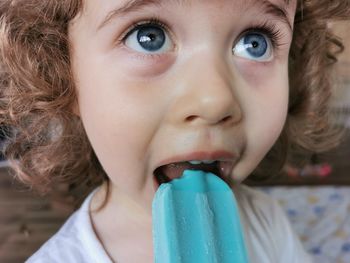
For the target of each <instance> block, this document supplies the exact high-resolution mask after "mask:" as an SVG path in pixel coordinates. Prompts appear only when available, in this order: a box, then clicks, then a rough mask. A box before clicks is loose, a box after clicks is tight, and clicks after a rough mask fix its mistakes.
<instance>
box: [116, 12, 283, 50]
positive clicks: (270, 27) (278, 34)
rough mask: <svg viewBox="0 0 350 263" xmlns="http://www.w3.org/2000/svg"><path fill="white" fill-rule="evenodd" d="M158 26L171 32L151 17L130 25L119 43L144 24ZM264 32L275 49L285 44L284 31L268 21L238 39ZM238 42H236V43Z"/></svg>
mask: <svg viewBox="0 0 350 263" xmlns="http://www.w3.org/2000/svg"><path fill="white" fill-rule="evenodd" d="M146 25H147V26H158V27H160V28H162V29H164V30H165V31H166V32H167V33H169V32H170V28H169V27H168V26H167V24H165V23H163V22H162V21H161V20H160V19H159V18H157V17H152V18H150V19H147V20H144V21H141V22H139V21H136V22H133V23H132V24H131V26H129V28H128V29H127V30H126V33H124V34H123V35H122V36H121V37H120V39H119V40H118V41H117V42H118V44H121V43H124V42H125V40H126V38H127V37H128V36H130V35H131V34H132V33H134V32H135V31H136V30H138V29H140V28H142V27H143V26H146ZM254 32H255V33H256V32H258V33H262V34H264V35H265V36H267V37H268V38H269V39H270V41H271V44H272V47H273V49H276V50H278V48H279V47H280V46H283V43H281V39H282V38H283V37H284V33H283V32H282V31H281V30H280V29H279V28H277V26H276V25H275V24H272V23H270V22H268V21H266V22H264V23H261V24H257V25H255V26H250V27H249V28H248V29H246V30H245V31H244V32H243V33H241V34H240V36H239V37H238V40H239V39H240V38H241V37H242V36H244V35H245V34H247V33H254ZM235 44H236V43H235ZM147 56H153V55H152V54H151V55H150V54H148V55H147Z"/></svg>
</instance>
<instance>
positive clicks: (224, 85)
mask: <svg viewBox="0 0 350 263" xmlns="http://www.w3.org/2000/svg"><path fill="white" fill-rule="evenodd" d="M181 68H182V70H181V73H182V74H181V75H178V77H177V78H176V79H177V81H176V82H177V84H176V86H177V87H176V88H177V89H178V94H177V95H178V96H177V100H176V103H175V105H174V107H175V108H173V109H172V113H173V117H175V118H176V120H177V121H180V122H182V123H186V124H198V125H217V124H225V125H234V124H237V123H239V122H240V120H241V119H242V110H241V106H240V102H239V99H238V96H237V90H236V89H235V85H236V84H235V82H236V81H235V77H234V76H233V75H234V73H233V71H232V69H231V68H230V67H229V65H227V63H226V62H225V61H224V60H223V59H222V58H220V57H219V56H216V57H214V56H213V55H212V56H209V55H204V54H201V56H197V57H196V58H192V59H188V61H187V63H185V64H183V65H182V67H181Z"/></svg>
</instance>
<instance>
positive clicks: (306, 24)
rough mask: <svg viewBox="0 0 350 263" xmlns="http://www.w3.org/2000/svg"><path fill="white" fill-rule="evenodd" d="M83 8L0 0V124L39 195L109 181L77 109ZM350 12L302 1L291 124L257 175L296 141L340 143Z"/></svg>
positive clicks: (65, 2)
mask: <svg viewBox="0 0 350 263" xmlns="http://www.w3.org/2000/svg"><path fill="white" fill-rule="evenodd" d="M82 8H83V1H82V0H60V1H48V0H2V1H1V3H0V36H1V39H0V88H1V89H0V124H1V126H6V127H12V129H11V132H10V133H9V134H7V140H6V145H5V149H4V154H5V156H6V157H7V158H8V159H9V160H10V161H11V164H12V167H13V169H14V171H15V174H16V177H17V178H18V179H19V180H20V181H22V182H23V183H25V184H26V185H28V186H29V187H30V188H33V189H35V190H37V191H38V192H39V193H41V194H46V193H48V192H50V191H51V190H52V188H53V187H54V186H55V185H56V184H57V183H58V182H66V183H69V184H70V185H75V186H84V187H85V190H84V191H83V193H84V194H85V195H86V194H87V193H88V192H89V191H90V190H91V189H92V188H94V187H96V186H97V185H100V184H102V183H103V182H107V183H108V177H107V175H106V173H105V172H104V170H103V168H102V166H101V165H100V163H99V161H98V159H97V157H96V155H95V153H94V151H93V149H92V147H91V145H90V143H89V140H88V138H87V135H86V133H85V131H84V128H83V125H82V122H81V120H80V118H79V117H77V116H76V115H74V114H73V112H72V107H73V105H74V104H75V103H76V101H77V98H76V91H75V86H74V81H73V77H72V72H71V64H70V63H71V61H70V53H69V50H70V46H69V41H68V25H69V23H70V21H71V20H72V19H74V18H75V17H76V16H77V14H79V12H80V11H81V10H82ZM349 17H350V1H349V0H300V1H299V0H298V6H297V12H296V16H295V23H294V36H293V42H292V45H291V50H290V59H289V62H290V67H289V69H290V104H289V111H288V117H287V122H286V125H285V127H284V130H283V132H282V134H281V136H280V138H279V140H278V141H277V143H276V145H275V146H274V147H273V148H272V149H271V151H270V152H269V153H268V154H267V156H266V158H265V160H264V161H263V162H262V163H261V165H259V167H258V168H257V169H256V171H255V172H254V173H253V175H252V177H253V179H254V178H259V177H260V176H261V174H264V172H263V171H264V170H265V168H266V167H268V166H269V165H271V162H273V163H276V164H279V165H278V167H281V164H283V163H284V161H285V159H286V156H287V152H288V149H289V148H290V146H291V145H299V146H301V147H303V148H306V149H310V150H312V151H322V150H325V149H327V148H329V147H330V146H333V145H335V144H336V142H338V141H339V131H338V130H337V129H335V128H334V127H333V126H332V125H331V124H330V112H329V99H330V97H331V95H332V91H333V87H332V86H333V83H332V78H331V73H332V68H333V67H332V65H333V64H334V63H335V62H336V54H337V53H338V52H340V51H342V49H343V46H342V44H341V42H340V41H339V39H338V38H336V37H335V36H334V35H333V33H332V32H331V30H330V28H329V27H328V23H329V22H330V21H333V20H339V19H349ZM281 151H282V153H283V154H280V152H281ZM276 153H278V154H276ZM276 156H277V157H276Z"/></svg>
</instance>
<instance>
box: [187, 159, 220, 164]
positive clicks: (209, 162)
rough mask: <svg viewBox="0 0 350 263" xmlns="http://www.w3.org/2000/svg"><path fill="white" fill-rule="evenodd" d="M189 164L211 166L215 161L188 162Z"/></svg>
mask: <svg viewBox="0 0 350 263" xmlns="http://www.w3.org/2000/svg"><path fill="white" fill-rule="evenodd" d="M189 163H190V164H195V165H196V164H201V163H205V164H211V163H215V161H210V160H203V161H189Z"/></svg>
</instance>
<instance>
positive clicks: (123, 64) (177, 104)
mask: <svg viewBox="0 0 350 263" xmlns="http://www.w3.org/2000/svg"><path fill="white" fill-rule="evenodd" d="M295 7H296V1H287V0H215V1H211V0H208V1H203V0H193V1H179V0H178V1H170V0H168V1H166V0H163V1H162V0H134V1H130V0H109V1H103V3H102V2H101V1H99V0H86V1H85V7H84V10H83V11H82V12H81V14H80V15H79V16H78V17H77V18H76V19H75V20H74V21H73V22H72V23H71V25H70V28H69V37H70V41H71V55H72V66H73V72H74V76H75V80H76V84H77V85H76V86H77V92H78V107H77V110H76V112H77V114H79V115H80V116H81V119H82V121H83V124H84V126H85V129H86V132H87V135H88V137H89V139H90V142H91V144H92V147H93V148H94V150H95V152H96V155H97V157H98V158H99V160H100V162H101V164H102V166H103V167H104V169H105V171H106V172H107V174H108V176H109V178H110V179H111V183H112V196H113V191H114V190H115V189H116V187H118V188H119V191H121V192H123V193H124V194H126V196H128V197H131V198H132V199H133V200H134V201H137V202H138V203H139V204H140V205H142V206H144V207H147V208H149V207H150V205H151V201H152V198H153V196H154V192H155V190H156V188H157V187H156V184H155V176H154V171H155V169H156V168H157V167H159V166H162V165H166V164H170V163H177V162H182V161H191V160H221V161H222V163H225V165H227V164H229V165H228V167H225V169H229V168H230V165H232V167H233V170H232V171H231V170H229V171H228V172H229V174H230V175H228V174H221V175H222V176H223V177H225V179H228V177H229V176H230V177H231V179H233V180H234V181H241V180H243V179H244V178H246V177H247V176H248V175H249V174H250V173H251V172H252V170H253V169H254V168H255V167H256V166H257V165H258V163H259V162H260V161H261V160H262V158H263V157H264V156H265V154H266V153H267V152H268V150H269V149H270V148H271V146H272V145H273V144H274V143H275V141H276V140H277V138H278V137H279V134H280V132H281V130H282V128H283V126H284V123H285V119H286V115H287V105H288V53H289V48H290V43H291V40H292V26H293V18H294V13H295ZM223 161H225V162H223ZM221 165H222V164H221ZM225 165H224V166H225ZM165 167H166V169H164V170H163V172H164V173H165V174H167V175H168V176H170V177H171V178H173V177H176V176H179V175H180V170H181V169H182V168H183V167H184V166H181V165H179V166H178V168H174V169H173V170H172V169H171V166H165ZM179 167H180V168H179ZM181 167H182V168H181ZM232 167H231V168H232ZM226 173H227V171H226Z"/></svg>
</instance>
